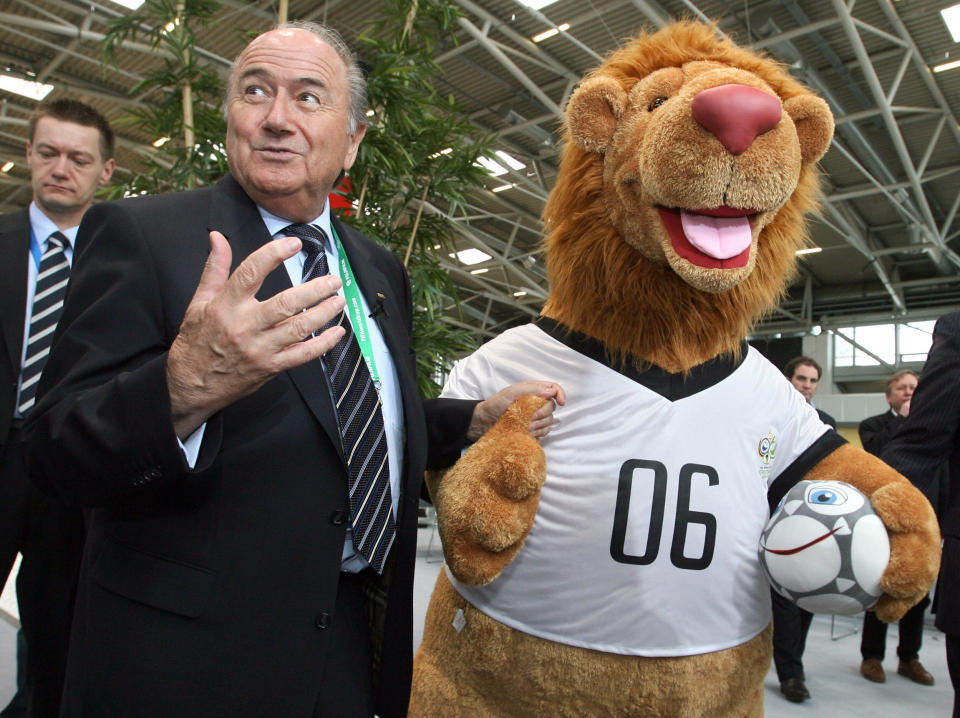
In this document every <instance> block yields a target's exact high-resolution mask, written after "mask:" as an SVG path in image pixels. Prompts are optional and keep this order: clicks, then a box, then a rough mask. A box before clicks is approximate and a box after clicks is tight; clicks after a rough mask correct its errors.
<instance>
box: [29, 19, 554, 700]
mask: <svg viewBox="0 0 960 718" xmlns="http://www.w3.org/2000/svg"><path fill="white" fill-rule="evenodd" d="M226 104H227V111H228V116H227V139H226V147H227V152H228V156H229V161H230V169H231V173H230V174H229V175H228V176H226V177H225V178H224V179H223V180H221V181H220V182H219V183H218V184H217V185H215V186H214V187H209V188H204V189H200V190H196V191H193V192H188V193H183V194H177V195H167V196H159V197H151V198H137V199H129V200H123V201H121V202H115V203H106V204H104V205H98V206H97V207H95V208H94V209H93V210H92V212H91V213H90V214H88V216H87V217H86V218H85V220H84V222H83V225H82V227H81V231H80V235H81V240H82V241H84V242H85V244H84V251H83V253H82V254H81V255H80V257H79V258H78V262H77V267H76V270H75V273H74V282H73V284H72V286H71V291H70V295H69V297H68V301H67V304H66V307H65V311H64V318H63V320H62V323H61V331H59V332H58V335H57V339H56V341H55V345H54V351H53V353H52V356H51V359H50V362H49V364H48V368H47V372H46V374H45V378H44V383H43V388H42V392H43V393H44V396H43V399H42V402H41V405H40V406H39V407H38V410H37V412H36V413H35V415H34V416H32V417H31V420H30V422H28V425H27V434H28V446H29V456H30V459H31V461H32V462H34V463H33V464H32V471H35V478H36V480H38V481H39V482H41V483H42V484H43V485H47V486H51V487H53V488H55V489H56V490H57V491H59V492H60V493H61V494H62V495H64V496H65V497H67V498H68V499H69V500H71V501H73V502H76V503H79V504H82V505H85V506H88V507H91V509H92V510H91V511H90V512H89V514H88V517H89V533H88V540H87V545H86V549H85V553H84V559H83V567H82V570H81V577H80V585H79V590H78V597H77V608H76V619H75V623H74V632H73V637H72V644H71V650H70V659H69V665H68V675H67V686H66V689H65V693H64V707H63V715H64V716H70V718H83V717H84V716H88V717H89V716H137V717H138V718H150V717H153V716H155V717H156V718H169V717H170V716H177V718H190V717H191V716H198V717H200V716H203V717H204V718H207V717H209V716H231V718H240V717H242V716H250V717H251V718H253V717H256V718H262V717H263V716H284V718H297V717H301V716H302V717H304V718H307V717H309V716H331V717H333V716H336V717H338V718H340V717H348V716H372V715H373V714H374V713H376V714H377V715H380V716H383V717H384V718H387V717H389V716H400V715H403V714H404V713H405V711H406V704H407V700H408V695H409V683H410V677H411V661H412V583H413V566H414V561H415V553H416V523H417V508H418V500H419V498H420V493H421V485H422V474H423V470H424V468H425V467H430V466H443V465H447V464H449V463H452V462H453V461H454V460H455V459H456V458H457V457H458V456H459V452H460V450H461V448H462V447H463V445H464V444H465V442H466V440H467V439H468V438H477V437H478V436H479V435H480V433H482V431H484V430H485V429H486V428H488V427H489V426H490V425H492V423H493V421H494V419H495V418H496V417H497V416H499V414H500V413H501V412H502V411H503V409H505V408H506V406H507V405H508V404H509V403H510V401H512V399H513V398H515V397H516V396H519V394H521V393H539V394H540V395H542V396H545V397H555V398H556V400H557V401H558V403H562V401H563V395H562V391H561V390H560V389H559V388H558V387H556V386H555V385H552V384H547V383H545V382H526V383H524V384H523V385H515V386H514V387H509V388H507V389H505V390H504V391H502V392H500V393H499V394H497V395H495V396H494V397H491V398H489V399H488V400H486V401H484V402H480V403H479V404H477V403H475V402H455V401H451V400H443V401H441V400H433V401H428V402H424V401H422V400H421V399H420V398H419V396H418V395H417V390H416V376H415V364H414V357H413V354H412V351H411V345H410V340H411V337H410V332H411V324H412V320H411V312H412V307H411V298H410V288H409V284H408V279H407V276H406V272H405V270H404V268H403V266H402V264H401V263H400V261H399V260H398V259H396V258H395V257H394V256H393V255H391V254H390V253H389V252H387V251H386V250H384V249H383V248H382V247H380V246H378V245H377V244H376V243H374V242H373V241H371V240H370V239H368V238H366V237H364V236H363V235H361V234H360V233H358V232H355V231H353V230H351V229H350V228H349V227H346V226H345V225H343V224H341V223H340V222H339V221H337V220H336V219H335V218H331V216H330V214H329V206H328V203H327V196H328V194H329V193H330V191H331V189H332V187H333V186H334V184H335V182H336V181H337V179H338V177H339V176H340V175H341V173H342V172H344V171H346V170H348V169H349V168H350V166H351V165H352V164H353V161H354V158H355V156H356V152H357V148H358V146H359V143H360V141H361V140H362V138H363V134H364V131H365V129H366V128H365V119H364V118H365V110H366V101H365V92H364V88H363V77H362V74H361V73H360V71H359V69H358V67H357V65H356V62H355V59H354V58H353V56H352V54H351V53H350V52H349V50H348V49H347V48H346V46H345V45H344V44H343V42H342V40H341V39H340V38H339V36H336V34H335V33H332V32H331V31H329V30H327V29H326V28H323V27H322V26H317V25H313V24H307V23H293V24H291V25H290V26H285V27H283V28H280V29H278V30H274V31H271V32H268V33H265V34H263V35H261V36H259V37H257V38H255V39H254V40H253V41H251V43H250V44H249V45H247V47H246V48H245V49H244V50H243V51H242V52H241V54H240V56H239V58H238V59H237V62H236V63H235V65H234V68H233V71H232V74H231V79H230V88H229V91H228V98H227V103H226ZM289 225H296V227H294V228H291V227H290V226H289ZM303 225H311V226H312V228H309V229H307V230H304V229H303ZM298 228H299V229H298ZM295 230H296V231H295ZM304 231H306V232H307V233H308V234H309V233H313V234H316V235H317V236H319V237H321V238H322V239H323V240H324V241H323V252H324V253H325V254H326V255H327V261H328V263H329V267H330V269H331V270H334V273H335V274H336V273H339V274H341V275H342V276H343V283H344V284H348V285H349V284H351V283H352V282H354V281H355V283H356V285H358V286H359V289H360V293H361V296H360V301H361V302H362V304H363V307H362V309H363V311H362V312H361V313H359V315H358V319H359V323H360V324H361V325H366V328H367V330H368V331H367V334H368V336H369V338H370V339H371V341H372V343H373V345H374V346H373V347H372V352H373V355H374V356H375V359H376V362H375V363H376V366H377V368H378V371H379V376H380V379H381V383H380V386H379V388H378V394H379V397H380V400H381V402H380V405H381V408H382V418H383V424H384V433H385V434H386V437H387V444H388V452H387V455H388V457H389V461H390V462H391V463H390V472H389V476H390V482H391V491H390V497H392V499H393V501H394V502H395V508H394V511H393V512H392V517H393V519H394V522H395V532H396V533H395V540H394V542H393V544H392V546H391V547H390V548H389V553H388V554H387V560H386V565H385V566H384V567H383V569H382V571H378V570H376V568H375V567H373V565H372V563H370V564H368V562H367V561H365V560H364V558H363V557H362V556H361V555H360V553H359V547H358V546H355V545H354V543H353V534H352V533H351V532H349V531H348V530H347V529H348V527H349V526H350V525H351V522H352V518H353V517H352V516H351V506H350V502H349V498H348V491H347V489H348V462H347V460H346V459H345V456H344V453H345V452H344V445H345V444H344V442H345V437H343V436H342V435H341V432H340V430H339V428H338V422H343V421H345V419H344V417H343V416H342V412H343V409H342V408H341V409H339V410H338V408H337V407H335V406H334V402H333V397H334V386H333V382H332V381H331V380H330V379H329V377H328V373H327V369H328V367H326V360H328V359H329V356H330V352H331V350H332V349H333V348H334V347H335V345H336V344H337V343H338V342H340V341H341V339H343V337H344V336H345V330H344V328H343V327H341V326H333V327H331V328H326V329H324V327H325V325H327V323H328V321H330V320H331V319H334V318H335V317H337V316H338V315H339V314H340V312H341V308H342V307H343V306H344V299H343V298H341V297H339V296H338V295H337V294H336V292H337V290H338V289H339V288H340V286H341V281H340V280H339V279H337V277H336V276H319V277H313V278H310V277H309V276H304V275H308V272H307V271H305V270H304V269H303V265H304V264H309V263H310V262H311V261H314V260H310V259H309V258H308V257H309V255H308V253H307V252H306V251H301V248H303V249H304V250H306V244H307V243H308V241H307V239H304V234H302V232H304ZM331 234H332V235H333V236H332V237H331ZM291 235H296V236H297V237H300V238H299V239H298V238H296V237H292V236H291ZM311 236H312V235H311ZM271 238H272V239H273V240H275V241H271ZM331 239H332V240H333V241H329V240H331ZM343 254H345V255H346V257H347V258H348V259H349V265H350V268H351V269H352V272H351V271H349V270H345V269H343V268H342V267H341V266H340V262H339V260H340V259H342V258H343V256H342V255H343ZM338 269H339V272H338V271H337V270H338ZM301 279H303V281H301ZM371 308H374V311H371ZM350 323H351V324H354V315H353V314H351V315H350ZM354 332H355V333H361V332H360V331H359V330H358V329H357V327H356V326H354ZM361 349H363V346H362V342H361ZM365 356H366V355H365ZM318 358H322V359H323V361H316V360H317V359H318ZM361 361H362V360H361ZM364 363H365V364H370V362H364ZM357 366H358V367H359V364H358V365H357ZM373 373H374V372H373V370H372V369H371V374H373ZM378 411H379V410H378ZM551 411H552V403H550V402H548V406H547V407H545V408H544V409H543V410H541V412H540V413H539V414H538V416H536V417H535V421H534V424H533V425H532V429H533V430H534V431H535V433H537V434H542V433H543V432H545V431H546V430H547V428H548V426H549V423H550V421H551V420H552V417H551V414H550V412H551ZM391 442H392V443H391ZM63 467H71V468H70V469H69V470H64V469H63Z"/></svg>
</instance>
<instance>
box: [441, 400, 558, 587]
mask: <svg viewBox="0 0 960 718" xmlns="http://www.w3.org/2000/svg"><path fill="white" fill-rule="evenodd" d="M546 401H547V400H545V399H542V398H539V397H536V396H523V397H521V398H519V399H517V400H516V401H515V402H514V403H513V404H511V405H510V408H508V409H507V411H506V412H505V413H504V414H503V416H502V417H501V418H500V420H499V421H497V423H496V424H494V426H493V428H491V429H490V430H489V431H488V432H487V433H486V434H484V435H483V436H482V437H481V438H480V439H479V440H478V441H477V443H475V444H474V445H473V446H471V447H470V448H469V449H468V450H467V451H466V452H465V453H464V455H463V456H462V457H460V460H459V461H458V462H457V463H456V464H455V465H454V466H453V467H452V468H450V469H449V470H447V471H446V472H445V473H442V474H440V473H428V474H427V478H426V481H427V487H428V488H429V490H430V495H431V497H432V498H433V503H434V506H436V509H437V526H438V530H439V533H440V539H441V541H442V543H443V552H444V556H445V558H446V560H447V565H448V566H449V567H450V570H451V571H452V572H453V575H454V576H456V577H457V579H458V580H460V581H462V582H463V583H465V584H468V585H471V586H481V585H484V584H487V583H490V582H491V581H493V579H495V578H496V577H497V576H499V575H500V572H501V571H502V570H503V569H504V567H505V566H506V565H507V564H508V563H510V561H512V560H513V558H514V557H515V556H516V555H517V552H518V551H519V550H520V548H521V547H522V546H523V542H524V540H525V539H526V536H527V533H528V532H529V531H530V528H531V527H532V526H533V518H534V516H535V515H536V513H537V506H538V505H539V502H540V487H541V486H543V482H544V479H545V478H546V462H545V460H544V456H543V449H541V448H540V444H539V443H538V442H537V440H536V439H535V438H534V437H533V436H532V435H531V433H530V420H531V417H533V415H534V413H536V411H537V409H539V408H540V407H541V406H543V405H544V403H546Z"/></svg>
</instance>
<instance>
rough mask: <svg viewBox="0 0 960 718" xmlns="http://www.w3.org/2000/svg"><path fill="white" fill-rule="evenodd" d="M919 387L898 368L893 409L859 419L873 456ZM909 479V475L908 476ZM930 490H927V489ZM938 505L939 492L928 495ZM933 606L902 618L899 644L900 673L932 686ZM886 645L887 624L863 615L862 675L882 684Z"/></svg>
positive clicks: (891, 384) (891, 382)
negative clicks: (927, 661)
mask: <svg viewBox="0 0 960 718" xmlns="http://www.w3.org/2000/svg"><path fill="white" fill-rule="evenodd" d="M916 388H917V375H916V374H914V373H913V372H912V371H899V372H897V373H896V374H894V375H893V376H891V377H890V378H889V379H888V380H887V389H886V397H887V404H889V405H890V408H889V409H888V410H887V411H885V412H883V413H882V414H877V415H876V416H870V417H867V418H866V419H864V420H863V421H861V422H860V428H859V432H860V442H861V443H862V444H863V448H864V449H866V450H867V451H869V452H870V453H871V454H873V455H874V456H880V455H881V454H883V451H884V449H886V448H887V445H888V444H889V443H890V441H891V440H892V439H893V438H894V437H895V436H896V435H897V433H898V432H899V431H900V429H901V428H903V425H904V424H905V423H906V421H907V417H908V416H910V405H911V400H912V398H913V393H914V391H915V390H916ZM894 468H897V467H894ZM908 478H909V477H908ZM924 493H927V492H924ZM927 498H929V499H933V500H932V501H931V503H934V504H936V495H935V494H931V495H928V496H927ZM929 605H930V599H929V598H924V599H923V600H922V601H921V602H920V603H918V604H917V605H916V606H914V607H913V608H911V609H910V610H909V611H907V613H906V614H905V615H904V616H903V618H901V619H900V623H899V633H900V638H899V644H898V646H897V656H899V659H900V660H899V663H898V664H897V673H899V674H900V675H901V676H906V677H907V678H909V679H910V680H911V681H913V682H914V683H919V684H920V685H922V686H932V685H933V676H932V675H930V673H929V671H927V670H926V669H925V668H924V667H923V664H922V663H921V662H920V646H921V644H922V643H923V615H924V612H925V611H926V610H927V606H929ZM886 647H887V624H886V623H884V622H883V621H881V620H880V619H879V618H877V617H876V616H875V615H874V614H873V612H872V611H867V612H866V613H864V614H863V634H862V637H861V639H860V655H861V657H862V661H861V663H860V674H861V675H862V676H863V677H864V678H866V679H867V680H868V681H873V682H874V683H883V682H884V681H886V680H887V676H886V673H884V670H883V656H884V654H885V652H886Z"/></svg>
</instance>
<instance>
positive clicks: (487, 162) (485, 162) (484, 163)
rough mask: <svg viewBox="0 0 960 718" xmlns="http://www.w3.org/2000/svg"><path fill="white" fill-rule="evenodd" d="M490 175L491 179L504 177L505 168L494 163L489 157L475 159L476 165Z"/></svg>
mask: <svg viewBox="0 0 960 718" xmlns="http://www.w3.org/2000/svg"><path fill="white" fill-rule="evenodd" d="M475 164H477V165H480V166H481V167H483V169H485V170H486V171H487V172H489V173H490V175H491V176H493V177H499V176H500V175H505V174H506V173H507V168H506V167H504V166H503V165H501V164H499V163H498V162H494V161H493V160H492V159H490V158H489V157H477V161H476V163H475Z"/></svg>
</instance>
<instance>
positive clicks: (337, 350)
mask: <svg viewBox="0 0 960 718" xmlns="http://www.w3.org/2000/svg"><path fill="white" fill-rule="evenodd" d="M284 234H287V235H293V236H295V237H299V238H300V239H301V240H302V241H303V251H304V253H305V254H306V260H305V261H304V264H303V281H304V282H306V281H308V280H310V279H313V278H315V277H322V276H323V275H325V274H329V272H330V270H329V267H328V265H327V255H326V253H325V252H324V250H323V248H324V245H325V244H326V242H327V236H326V234H325V233H324V232H323V230H320V229H318V228H316V227H314V226H312V225H308V224H292V225H290V226H289V227H287V228H286V229H284ZM336 324H340V325H341V326H343V328H344V329H345V330H346V335H345V336H344V337H343V339H341V340H340V341H339V342H337V344H336V345H335V346H334V347H333V348H332V349H331V350H330V351H328V352H327V353H326V355H325V356H324V366H325V368H326V371H327V376H328V377H329V378H330V385H331V387H332V388H333V396H334V399H335V400H336V413H337V419H338V423H339V425H340V434H341V436H342V437H343V452H344V455H345V456H346V459H347V469H348V471H349V475H350V487H349V489H350V526H351V529H352V532H353V545H354V548H356V549H357V551H358V552H359V553H360V555H361V556H363V557H364V558H365V559H366V560H367V562H368V563H369V564H370V565H371V566H372V567H373V569H374V570H375V571H376V572H377V573H382V572H383V566H384V563H385V562H386V559H387V554H388V553H389V552H390V547H391V546H392V545H393V541H394V539H395V538H396V533H397V531H396V525H395V523H394V520H393V501H392V499H391V496H390V470H389V468H388V466H387V437H386V434H385V432H384V428H383V413H382V411H381V409H380V396H379V394H378V393H377V390H376V388H375V387H374V385H373V380H372V379H371V377H370V371H369V369H368V368H367V363H366V362H365V361H364V359H363V355H362V354H361V352H360V345H359V344H357V340H356V338H355V337H354V335H353V327H352V326H351V325H350V322H349V320H348V319H347V317H346V315H345V314H344V313H343V312H340V315H339V316H337V317H334V318H333V319H332V320H331V321H330V322H329V323H328V324H327V326H325V327H324V329H327V328H329V327H332V326H334V325H336Z"/></svg>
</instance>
